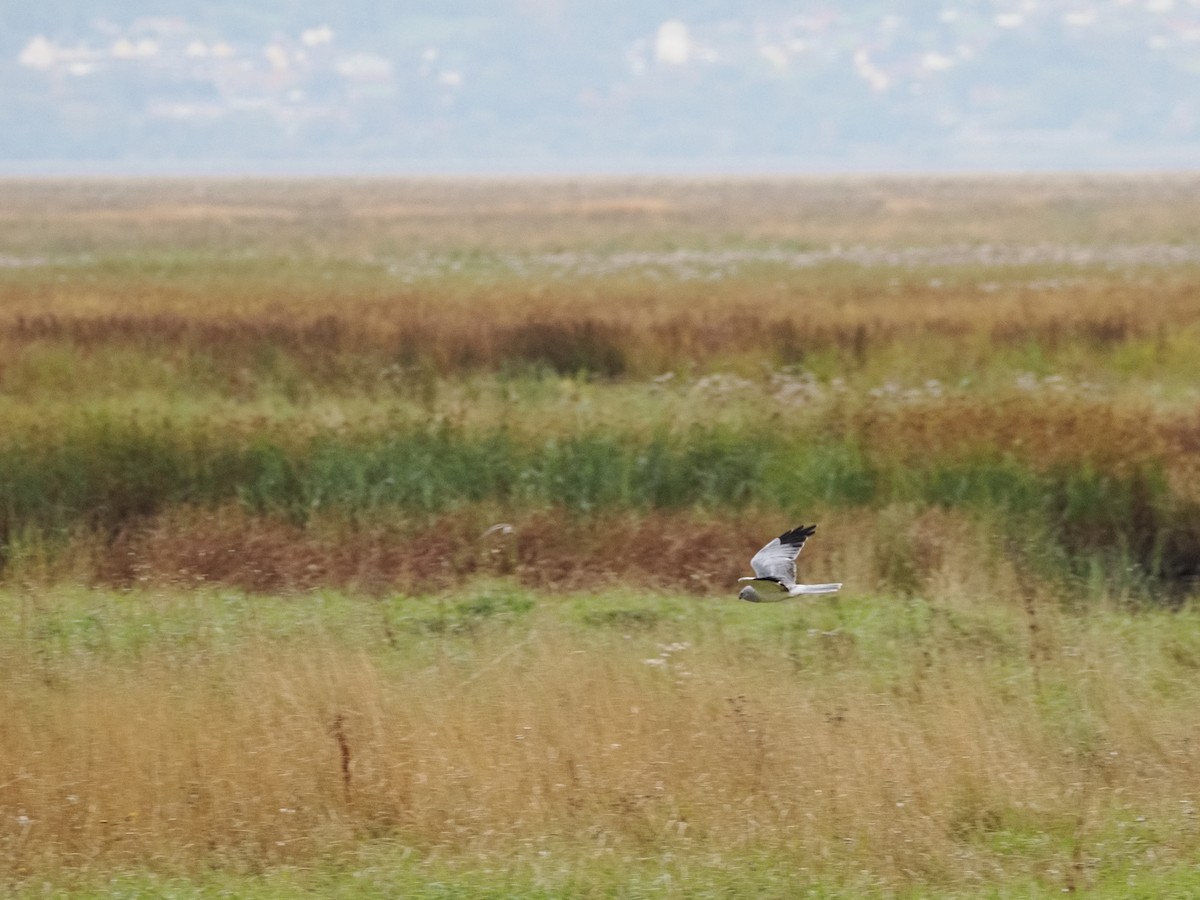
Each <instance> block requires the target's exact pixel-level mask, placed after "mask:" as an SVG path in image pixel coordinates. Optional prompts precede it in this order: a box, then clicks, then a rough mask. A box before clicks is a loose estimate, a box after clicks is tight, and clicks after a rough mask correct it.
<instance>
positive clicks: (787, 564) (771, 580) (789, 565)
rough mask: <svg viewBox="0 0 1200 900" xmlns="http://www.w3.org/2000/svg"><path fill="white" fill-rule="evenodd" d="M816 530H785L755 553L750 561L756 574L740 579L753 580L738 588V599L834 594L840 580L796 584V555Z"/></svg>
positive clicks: (770, 599)
mask: <svg viewBox="0 0 1200 900" xmlns="http://www.w3.org/2000/svg"><path fill="white" fill-rule="evenodd" d="M816 530H817V526H816V525H801V526H800V527H799V528H793V529H792V530H791V531H785V532H784V533H783V534H781V535H780V536H779V537H777V538H775V540H773V541H771V543H769V544H767V546H765V547H763V548H762V549H761V550H759V551H758V552H757V553H755V554H754V557H753V558H752V559H751V560H750V567H751V568H752V569H754V577H753V578H750V577H749V576H747V577H745V578H739V579H738V581H748V582H750V583H749V584H748V585H746V586H745V587H744V588H742V589H741V590H740V591H738V599H739V600H749V601H750V602H752V603H775V602H777V601H779V600H786V599H787V598H788V597H795V596H797V595H798V594H832V593H833V592H834V591H836V590H837V589H838V588H840V587H841V586H842V584H841V582H840V581H839V582H838V583H837V584H796V557H797V556H799V555H800V551H801V550H802V549H803V548H804V542H805V541H806V540H808V539H809V537H811V536H812V533H813V532H814V531H816Z"/></svg>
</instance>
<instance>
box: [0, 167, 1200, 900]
mask: <svg viewBox="0 0 1200 900" xmlns="http://www.w3.org/2000/svg"><path fill="white" fill-rule="evenodd" d="M1197 208H1200V178H1197V177H1192V176H1158V177H1150V176H1145V177H1137V178H1134V177H1123V176H1106V177H1092V178H1085V177H1082V176H1079V177H1068V176H1062V177H1055V178H1050V177H1046V178H1034V177H1015V176H1014V177H1008V178H991V179H972V178H965V177H963V178H936V179H935V178H928V179H916V178H911V179H900V178H855V179H849V178H847V179H832V178H826V179H775V180H762V181H757V180H752V179H744V180H729V179H726V180H719V179H710V180H704V179H697V180H682V179H680V180H653V179H646V180H638V179H585V180H554V179H546V180H536V179H529V180H524V181H511V182H506V181H500V180H469V179H458V180H454V179H446V180H438V179H425V180H420V181H405V180H363V181H353V180H342V181H322V180H312V181H284V180H279V181H271V180H262V181H246V182H241V181H237V180H203V181H186V180H178V181H165V180H164V181H136V180H134V181H123V180H102V179H97V180H89V181H77V182H69V181H3V182H0V422H3V427H2V428H0V680H2V681H3V684H4V685H5V689H4V691H3V692H0V723H2V724H0V884H2V885H3V889H4V892H5V893H6V894H7V895H12V896H16V897H42V896H58V895H70V896H84V897H87V896H97V897H99V896H105V897H109V896H118V897H168V896H172V897H192V896H226V895H235V896H246V897H252V898H255V897H263V898H265V897H290V896H297V895H304V894H312V895H314V896H330V897H334V896H344V897H375V896H379V897H383V896H399V895H404V896H414V897H448V896H481V897H482V896H489V897H500V896H514V897H529V896H535V897H536V896H545V897H551V896H555V897H557V896H618V897H642V896H648V897H658V896H668V897H669V896H677V897H699V896H734V895H754V896H779V897H792V896H820V897H840V896H845V897H869V896H877V897H909V896H911V897H977V896H988V897H1029V896H1050V895H1058V894H1060V893H1062V892H1064V891H1066V892H1079V893H1087V894H1088V895H1093V896H1111V897H1131V896H1144V897H1163V896H1192V895H1195V894H1198V893H1200V866H1198V865H1197V864H1196V860H1197V859H1200V820H1198V818H1197V817H1198V812H1197V809H1196V807H1197V804H1200V789H1198V787H1197V785H1200V780H1198V776H1200V681H1198V679H1197V673H1198V671H1200V607H1198V606H1197V600H1198V599H1200V219H1197V217H1196V216H1195V210H1196V209H1197ZM802 522H817V523H818V524H819V529H818V532H817V535H816V537H815V538H814V539H813V540H812V541H810V543H809V545H808V546H807V547H806V549H805V551H804V554H803V556H802V557H801V564H802V575H803V576H804V577H805V578H806V579H807V580H810V581H843V582H845V585H846V586H845V588H844V589H843V591H842V592H841V593H840V594H838V595H835V596H833V597H822V598H815V599H814V600H812V601H809V602H790V603H782V604H775V605H756V604H747V603H740V602H738V601H737V600H736V593H737V584H736V579H737V578H738V576H740V575H743V574H746V573H747V571H748V568H747V561H748V559H749V556H750V555H751V554H752V553H753V552H754V551H755V550H756V549H757V548H758V547H759V546H761V544H762V543H764V542H765V541H766V540H767V539H768V538H770V537H771V536H773V535H775V534H778V533H779V532H781V531H783V530H784V529H786V528H788V527H791V526H792V525H795V524H799V523H802Z"/></svg>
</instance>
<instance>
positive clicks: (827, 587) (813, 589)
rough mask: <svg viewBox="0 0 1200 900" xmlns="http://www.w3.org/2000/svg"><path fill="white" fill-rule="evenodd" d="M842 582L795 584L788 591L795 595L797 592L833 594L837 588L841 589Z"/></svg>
mask: <svg viewBox="0 0 1200 900" xmlns="http://www.w3.org/2000/svg"><path fill="white" fill-rule="evenodd" d="M841 586H842V583H841V582H840V581H839V582H838V583H837V584H793V585H792V586H791V587H790V588H788V593H789V594H791V595H792V596H793V597H794V596H796V595H797V594H832V593H833V592H834V591H836V590H840V589H841Z"/></svg>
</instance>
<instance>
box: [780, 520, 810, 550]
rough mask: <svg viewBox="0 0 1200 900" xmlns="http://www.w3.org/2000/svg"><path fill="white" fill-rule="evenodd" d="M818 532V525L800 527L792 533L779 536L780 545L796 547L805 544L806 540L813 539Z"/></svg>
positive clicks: (788, 532) (786, 532)
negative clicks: (813, 535)
mask: <svg viewBox="0 0 1200 900" xmlns="http://www.w3.org/2000/svg"><path fill="white" fill-rule="evenodd" d="M816 530H817V526H816V525H799V526H797V527H796V528H793V529H792V530H791V531H785V532H784V533H783V534H781V535H780V536H779V543H781V544H788V545H792V546H795V545H796V544H803V543H804V542H805V541H806V540H808V539H809V538H810V537H812V534H813V532H814V531H816Z"/></svg>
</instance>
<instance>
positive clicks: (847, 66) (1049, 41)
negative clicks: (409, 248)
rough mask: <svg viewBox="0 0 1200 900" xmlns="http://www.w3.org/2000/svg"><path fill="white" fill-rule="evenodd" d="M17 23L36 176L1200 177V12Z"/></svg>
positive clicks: (418, 10) (11, 16)
mask: <svg viewBox="0 0 1200 900" xmlns="http://www.w3.org/2000/svg"><path fill="white" fill-rule="evenodd" d="M6 6H7V7H8V8H7V9H0V161H2V162H0V164H2V165H3V166H4V169H5V170H6V171H10V172H11V171H35V170H43V171H48V170H54V169H58V170H86V169H89V168H99V169H122V170H128V171H201V170H213V171H217V170H238V169H241V170H255V171H270V170H277V171H346V172H356V171H495V170H501V171H525V172H538V171H639V170H641V171H658V172H661V171H673V170H679V171H755V170H769V171H799V172H803V171H836V170H856V169H857V170H862V169H870V170H910V171H911V170H945V169H974V170H989V169H999V170H1025V169H1041V170H1046V169H1072V170H1079V169H1113V168H1119V169H1147V168H1149V169H1154V168H1173V169H1181V168H1182V169H1190V168H1195V167H1196V162H1197V161H1200V0H940V2H891V3H883V2H861V3H849V2H784V0H748V2H744V3H729V2H716V0H709V2H693V3H688V4H681V3H678V2H660V0H643V2H638V3H632V2H616V0H594V2H590V3H585V2H581V0H521V2H513V3H508V4H504V3H484V2H462V3H435V2H396V3H388V4H384V3H379V2H375V0H346V2H344V3H342V4H338V5H336V6H334V7H331V6H330V5H329V4H326V3H318V2H315V0H288V2H283V0H279V2H273V3H270V2H258V3H253V2H244V0H242V2H235V0H227V2H208V3H204V2H202V3H185V2H182V0H178V2H170V0H164V2H157V3H150V2H143V0H107V2H105V0H99V2H80V0H46V2H43V3H39V4H6Z"/></svg>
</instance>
